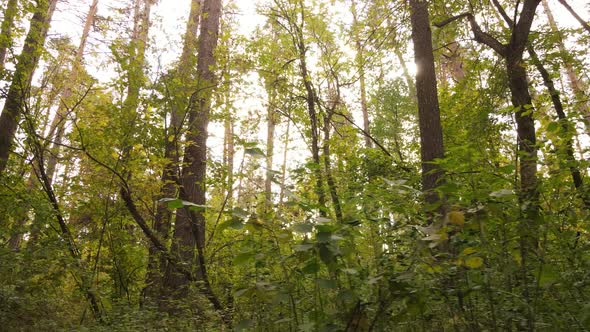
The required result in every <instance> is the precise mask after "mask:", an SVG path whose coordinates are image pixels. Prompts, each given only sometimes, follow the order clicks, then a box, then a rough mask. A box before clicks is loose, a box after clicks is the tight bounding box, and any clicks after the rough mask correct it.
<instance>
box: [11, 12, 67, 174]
mask: <svg viewBox="0 0 590 332" xmlns="http://www.w3.org/2000/svg"><path fill="white" fill-rule="evenodd" d="M56 5H57V0H37V6H36V7H35V13H34V14H33V17H32V18H31V27H30V29H29V32H28V34H27V37H26V38H25V43H24V46H23V50H22V52H21V54H20V55H19V56H18V60H17V64H16V70H15V72H14V76H13V78H12V83H11V85H10V88H9V90H8V94H7V95H6V101H5V103H4V109H3V110H2V115H0V176H2V175H3V173H4V170H5V168H6V165H7V163H8V157H9V155H10V149H11V147H12V141H13V140H14V135H15V134H16V129H17V127H18V122H19V119H20V117H21V115H22V113H23V112H24V110H25V109H26V103H27V97H28V95H29V91H30V86H31V81H32V79H33V73H34V72H35V68H37V64H38V63H39V58H40V56H41V53H42V51H43V44H44V43H45V39H46V37H47V32H48V30H49V25H50V23H51V18H52V16H53V12H54V11H55V6H56Z"/></svg>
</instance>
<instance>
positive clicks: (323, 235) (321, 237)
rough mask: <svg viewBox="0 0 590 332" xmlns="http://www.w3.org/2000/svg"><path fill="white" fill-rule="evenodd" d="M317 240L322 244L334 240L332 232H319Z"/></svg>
mask: <svg viewBox="0 0 590 332" xmlns="http://www.w3.org/2000/svg"><path fill="white" fill-rule="evenodd" d="M316 239H317V241H318V242H320V243H326V242H330V241H331V240H332V232H319V233H318V235H317V236H316Z"/></svg>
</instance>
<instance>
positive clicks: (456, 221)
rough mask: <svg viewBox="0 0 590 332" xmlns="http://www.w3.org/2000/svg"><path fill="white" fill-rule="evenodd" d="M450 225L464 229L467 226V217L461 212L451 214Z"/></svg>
mask: <svg viewBox="0 0 590 332" xmlns="http://www.w3.org/2000/svg"><path fill="white" fill-rule="evenodd" d="M449 224H452V225H455V226H459V227H463V225H465V215H464V214H463V212H461V211H451V212H449Z"/></svg>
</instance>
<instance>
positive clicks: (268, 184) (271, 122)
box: [264, 87, 276, 212]
mask: <svg viewBox="0 0 590 332" xmlns="http://www.w3.org/2000/svg"><path fill="white" fill-rule="evenodd" d="M268 90H270V91H269V103H268V109H267V114H266V129H267V133H266V177H265V179H264V194H265V195H264V196H265V209H266V212H268V211H270V209H271V207H272V177H273V172H272V162H273V154H274V136H275V127H276V115H275V110H274V107H275V106H274V105H275V95H276V91H274V88H273V87H269V89H268Z"/></svg>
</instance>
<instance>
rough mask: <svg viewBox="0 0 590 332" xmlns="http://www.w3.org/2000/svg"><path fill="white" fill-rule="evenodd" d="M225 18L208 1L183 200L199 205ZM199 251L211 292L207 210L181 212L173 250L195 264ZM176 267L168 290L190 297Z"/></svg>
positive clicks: (212, 1) (217, 3)
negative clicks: (220, 39)
mask: <svg viewBox="0 0 590 332" xmlns="http://www.w3.org/2000/svg"><path fill="white" fill-rule="evenodd" d="M220 16H221V1H220V0H205V1H204V2H203V12H202V16H201V28H200V37H199V47H198V61H197V91H196V93H195V94H194V95H193V98H191V100H190V102H189V103H190V104H189V108H188V114H189V131H188V133H187V137H186V139H187V146H186V148H185V152H184V166H183V169H182V175H181V182H182V186H181V188H180V197H181V198H182V199H183V200H186V201H190V202H192V203H195V204H199V205H205V203H206V171H207V136H208V132H207V126H208V124H209V113H210V109H211V101H212V97H213V90H214V88H215V84H216V79H215V73H214V72H213V67H214V66H215V64H216V61H215V57H214V52H215V48H216V47H217V41H218V35H219V20H220ZM195 245H196V248H197V271H198V272H197V277H198V278H199V279H200V280H202V282H203V283H204V285H205V287H206V288H208V289H210V285H209V281H208V278H207V270H206V262H205V256H204V250H205V215H204V213H203V211H194V210H190V209H189V208H188V207H187V208H183V209H178V210H177V214H176V223H175V229H174V240H173V243H172V251H173V252H174V253H175V254H177V255H178V256H179V257H180V258H181V260H182V261H184V262H185V263H187V264H191V263H192V262H194V259H193V257H194V254H193V253H194V248H195ZM178 272H179V271H176V270H175V268H174V267H173V266H172V267H171V269H168V270H167V273H166V288H167V289H169V290H174V292H173V293H172V294H171V295H172V297H173V298H176V299H181V298H182V297H184V296H186V295H187V293H186V290H187V286H188V282H189V280H188V279H187V278H186V276H185V275H183V274H182V273H178Z"/></svg>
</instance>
